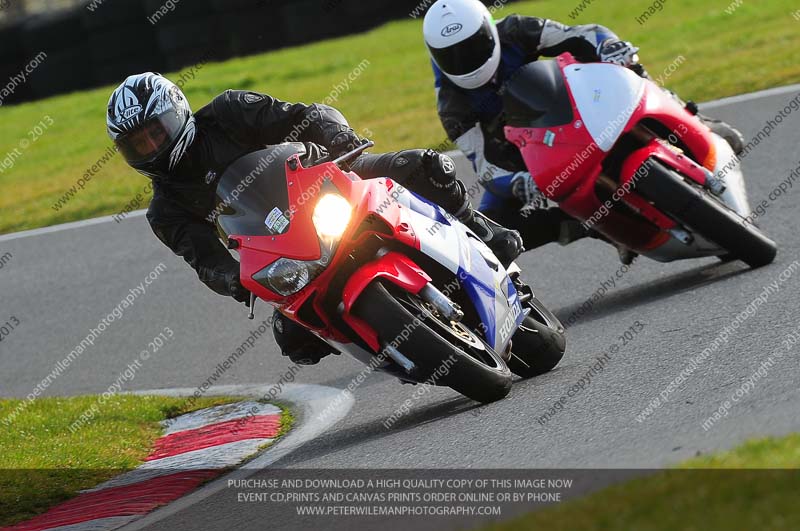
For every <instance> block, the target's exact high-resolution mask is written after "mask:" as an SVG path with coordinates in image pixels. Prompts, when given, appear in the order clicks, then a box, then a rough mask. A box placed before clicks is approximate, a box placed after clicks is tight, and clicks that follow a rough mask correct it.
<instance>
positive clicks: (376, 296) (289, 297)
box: [217, 143, 566, 403]
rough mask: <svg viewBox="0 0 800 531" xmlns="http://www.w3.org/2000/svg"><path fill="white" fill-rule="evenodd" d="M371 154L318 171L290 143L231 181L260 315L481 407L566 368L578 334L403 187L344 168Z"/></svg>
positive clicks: (229, 228)
mask: <svg viewBox="0 0 800 531" xmlns="http://www.w3.org/2000/svg"><path fill="white" fill-rule="evenodd" d="M371 145H372V144H371V143H370V144H366V145H364V146H361V147H359V148H358V149H356V150H354V151H352V152H351V153H348V154H346V155H344V156H342V157H340V158H339V159H337V160H334V161H323V162H319V161H314V162H310V161H307V160H304V156H305V155H306V149H305V147H304V146H303V145H302V144H282V145H280V146H273V147H269V148H267V149H265V150H263V151H259V152H255V153H251V154H249V155H246V156H245V157H242V158H241V159H239V160H237V161H235V162H234V163H233V164H232V165H231V166H230V167H229V168H228V169H227V171H226V172H225V174H224V175H223V176H222V178H221V181H220V183H219V186H218V196H219V197H220V198H227V197H230V196H231V192H232V191H234V190H235V189H237V187H238V189H239V193H237V194H236V195H237V196H238V199H237V200H236V201H235V202H233V203H232V204H228V203H227V202H220V203H219V205H220V209H221V214H220V215H219V216H218V217H217V226H218V229H219V231H220V234H221V235H222V236H223V238H224V239H227V241H228V243H229V246H230V247H231V248H232V249H235V250H236V251H237V252H238V254H239V257H240V263H241V278H242V284H243V285H244V286H245V287H246V288H247V289H249V290H250V291H251V292H252V293H253V299H252V302H253V303H255V298H260V299H262V300H264V301H267V302H268V303H270V304H272V305H273V306H275V307H276V308H278V309H279V310H280V311H281V312H282V313H283V314H284V315H286V316H287V317H289V318H290V319H292V320H294V321H295V322H297V323H299V324H301V325H302V326H304V327H305V328H307V329H308V330H310V331H312V332H313V333H314V334H316V335H317V336H319V337H320V338H321V339H323V340H324V341H326V342H327V343H328V344H330V345H331V346H333V347H334V348H335V349H337V350H338V351H340V352H346V353H349V354H351V355H353V356H354V357H356V358H358V359H359V360H361V361H362V362H364V363H365V364H368V365H371V366H372V367H374V368H376V369H377V370H380V371H385V372H387V373H390V374H392V375H394V376H396V377H397V378H399V379H400V380H402V381H403V382H407V383H428V384H434V385H440V386H448V387H451V388H453V389H454V390H456V391H458V392H460V393H462V394H463V395H465V396H467V397H469V398H472V399H474V400H477V401H479V402H484V403H487V402H492V401H495V400H499V399H501V398H503V397H505V396H506V395H507V394H508V392H509V390H510V388H511V383H512V371H513V372H514V373H516V374H518V375H519V376H522V377H531V376H535V375H538V374H541V373H544V372H547V371H549V370H551V369H552V368H553V367H555V366H556V365H557V364H558V363H559V361H560V360H561V358H562V356H563V354H564V349H565V344H566V340H565V337H564V329H563V327H562V325H561V323H560V322H559V321H558V319H557V318H556V317H555V316H554V315H553V314H552V313H551V312H550V311H549V310H548V309H547V308H546V307H545V306H544V305H543V304H542V303H541V302H540V301H539V300H538V299H537V298H536V296H535V295H534V294H533V292H532V290H531V289H530V288H529V287H528V286H527V285H526V284H525V283H524V282H523V281H522V279H521V274H520V270H519V268H518V267H516V265H513V264H512V266H511V267H510V268H508V269H506V268H504V267H503V266H502V265H501V264H500V262H499V261H498V260H497V258H496V257H495V256H494V254H493V253H492V251H491V250H490V249H489V248H488V247H487V246H486V245H485V244H484V243H483V242H482V241H481V240H480V238H478V237H477V236H476V235H475V234H473V233H472V232H471V231H470V230H469V229H467V228H466V227H465V226H464V225H462V224H461V223H460V222H458V221H456V220H455V219H454V218H453V217H452V216H450V215H448V214H447V213H446V212H445V211H444V210H443V209H442V208H440V207H438V206H437V205H434V204H432V203H430V202H428V201H426V200H424V199H422V198H421V197H419V196H417V195H415V194H414V193H412V192H410V191H409V190H407V189H405V188H403V187H402V186H400V185H399V184H397V183H395V182H394V181H393V180H392V179H390V178H381V179H372V180H362V179H360V178H359V177H358V175H356V174H355V173H353V172H350V171H345V170H343V169H342V167H346V166H344V165H345V164H346V162H347V161H348V160H351V159H352V158H353V157H356V156H358V155H359V154H360V152H362V151H363V150H364V149H366V148H368V147H370V146H371ZM265 160H266V161H277V163H272V164H264V161H265ZM304 162H305V163H306V164H307V165H308V167H304V166H303V164H304ZM243 182H245V183H246V186H243V185H242V183H243ZM251 308H252V304H251ZM251 315H252V313H251Z"/></svg>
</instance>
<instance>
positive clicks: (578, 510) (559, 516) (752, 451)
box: [488, 434, 800, 531]
mask: <svg viewBox="0 0 800 531" xmlns="http://www.w3.org/2000/svg"><path fill="white" fill-rule="evenodd" d="M798 468H800V435H797V434H796V435H790V436H788V437H780V438H773V437H770V438H765V439H757V440H752V441H748V442H746V443H745V444H743V445H742V446H739V447H737V448H734V449H733V450H731V451H728V452H722V453H718V454H711V455H708V456H702V457H698V458H695V459H692V460H690V461H688V462H685V463H683V464H681V465H679V466H678V467H677V468H676V469H670V470H665V471H662V472H659V473H657V474H655V475H652V476H648V477H643V478H640V479H636V480H633V481H630V482H628V483H623V484H620V485H615V486H613V487H610V488H607V489H604V490H602V491H599V492H597V493H594V494H591V495H589V496H587V497H585V498H580V499H576V500H571V501H567V502H565V503H561V504H559V505H557V506H554V507H550V508H547V509H543V510H541V511H537V512H535V513H532V514H529V515H526V516H523V517H521V518H518V519H516V520H512V521H509V522H506V523H502V524H497V525H495V526H492V527H490V528H488V529H489V530H491V531H522V530H529V529H548V530H553V531H558V530H572V529H582V530H585V531H593V530H598V531H599V530H604V531H608V530H620V531H622V530H624V531H628V530H631V529H636V530H637V531H666V530H669V531H673V530H676V529H681V530H698V531H700V530H703V531H705V530H731V529H759V530H775V531H778V530H780V531H783V530H789V529H800V511H798V510H797V492H798V490H800V470H794V469H798ZM787 469H789V471H787Z"/></svg>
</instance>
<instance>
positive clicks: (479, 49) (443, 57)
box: [422, 0, 500, 89]
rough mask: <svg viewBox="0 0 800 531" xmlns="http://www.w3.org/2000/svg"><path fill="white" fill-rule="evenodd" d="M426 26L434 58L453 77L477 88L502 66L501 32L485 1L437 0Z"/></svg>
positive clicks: (425, 30) (427, 18) (470, 87)
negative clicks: (499, 33)
mask: <svg viewBox="0 0 800 531" xmlns="http://www.w3.org/2000/svg"><path fill="white" fill-rule="evenodd" d="M422 28H423V33H424V34H425V44H426V45H427V46H428V51H429V52H430V54H431V58H432V59H433V62H434V63H436V66H438V67H439V69H440V70H441V71H442V72H444V74H445V75H446V76H447V77H448V78H449V79H450V81H452V82H453V83H455V84H456V85H458V86H459V87H461V88H465V89H476V88H479V87H482V86H483V85H485V84H487V83H488V82H489V81H491V80H492V78H493V77H494V75H495V73H496V72H497V69H498V67H499V66H500V36H499V35H498V33H497V27H496V26H495V24H494V18H492V14H491V13H489V10H488V9H486V6H484V5H483V4H482V3H481V2H479V1H478V0H437V1H436V3H434V4H433V5H432V6H431V7H430V9H429V10H428V13H427V14H426V15H425V22H424V23H423V26H422Z"/></svg>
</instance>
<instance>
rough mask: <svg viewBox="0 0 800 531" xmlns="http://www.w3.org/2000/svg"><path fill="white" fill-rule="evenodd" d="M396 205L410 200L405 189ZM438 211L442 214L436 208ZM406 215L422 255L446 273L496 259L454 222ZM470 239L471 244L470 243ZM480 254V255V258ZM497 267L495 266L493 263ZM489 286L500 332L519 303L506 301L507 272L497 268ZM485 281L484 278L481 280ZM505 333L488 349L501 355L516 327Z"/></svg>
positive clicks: (410, 211) (411, 212)
mask: <svg viewBox="0 0 800 531" xmlns="http://www.w3.org/2000/svg"><path fill="white" fill-rule="evenodd" d="M395 197H396V198H397V202H398V203H399V204H400V205H403V206H405V207H408V206H409V204H410V201H411V193H410V192H409V191H408V190H406V189H405V188H401V189H400V190H398V193H397V195H396V196H395ZM439 211H440V212H442V213H444V211H443V210H442V209H441V208H439ZM406 215H407V216H409V224H410V225H411V227H412V228H413V229H414V234H416V236H417V238H418V239H419V242H420V251H422V252H423V253H424V254H425V255H427V256H429V257H431V258H432V259H434V260H436V261H437V262H438V263H440V264H442V265H443V266H444V267H446V268H447V269H448V270H449V271H451V272H453V273H454V274H456V275H458V276H459V277H460V275H461V272H462V271H465V272H470V273H472V272H473V261H475V260H481V261H484V260H487V259H489V260H492V261H495V263H497V262H496V260H497V258H496V257H495V256H494V254H493V253H492V251H491V250H490V249H489V247H488V246H487V245H486V244H485V243H483V242H482V241H481V240H480V238H478V237H477V236H474V237H473V238H470V236H469V233H468V231H469V229H468V228H467V227H466V226H464V225H463V224H462V223H460V222H459V221H458V220H456V219H454V218H452V217H448V220H449V222H450V224H445V223H441V222H437V221H436V220H433V219H430V218H428V217H427V216H424V215H422V214H420V213H418V212H415V211H414V210H413V209H411V208H407V210H406ZM470 240H471V241H470ZM475 248H477V250H478V251H479V252H474V251H473V249H475ZM481 254H483V256H481ZM497 265H499V263H497ZM492 275H493V278H492V283H493V284H494V288H495V292H494V315H495V319H496V323H495V326H496V330H498V331H502V329H503V325H504V324H507V321H510V320H514V319H516V318H517V317H518V315H519V309H520V306H519V304H518V303H517V304H515V305H514V306H513V307H512V306H511V304H510V301H509V293H508V283H509V279H508V273H507V271H506V270H505V269H504V268H503V267H502V266H501V267H497V269H496V270H493V272H492ZM484 280H486V279H484ZM506 328H507V332H506V333H505V334H503V333H501V332H497V333H496V336H495V340H494V344H493V345H492V347H493V348H494V349H495V350H496V351H498V352H502V351H503V350H504V349H505V347H506V346H507V345H508V342H509V341H510V340H511V336H512V335H513V333H514V332H515V331H516V329H517V327H516V326H511V327H509V326H506Z"/></svg>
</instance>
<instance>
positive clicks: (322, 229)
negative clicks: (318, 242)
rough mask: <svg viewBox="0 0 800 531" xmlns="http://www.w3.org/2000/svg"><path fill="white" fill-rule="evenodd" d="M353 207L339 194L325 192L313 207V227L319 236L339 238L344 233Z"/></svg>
mask: <svg viewBox="0 0 800 531" xmlns="http://www.w3.org/2000/svg"><path fill="white" fill-rule="evenodd" d="M352 215H353V207H352V206H350V203H348V202H347V199H345V198H344V197H342V196H340V195H339V194H325V195H324V196H322V197H321V198H320V200H319V201H318V202H317V206H316V207H314V218H313V219H314V227H316V229H317V234H319V236H320V237H321V238H339V237H340V236H341V235H342V234H344V231H345V229H347V225H348V224H349V223H350V218H351V217H352Z"/></svg>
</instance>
